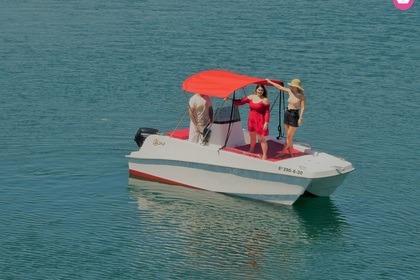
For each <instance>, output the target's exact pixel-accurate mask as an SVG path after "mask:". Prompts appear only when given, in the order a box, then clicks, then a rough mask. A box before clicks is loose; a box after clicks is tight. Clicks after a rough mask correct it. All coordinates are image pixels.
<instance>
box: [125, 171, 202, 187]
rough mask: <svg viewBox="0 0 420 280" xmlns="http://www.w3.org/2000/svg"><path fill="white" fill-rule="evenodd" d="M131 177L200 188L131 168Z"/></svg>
mask: <svg viewBox="0 0 420 280" xmlns="http://www.w3.org/2000/svg"><path fill="white" fill-rule="evenodd" d="M130 177H131V178H134V179H140V180H145V181H151V182H158V183H162V184H167V185H176V186H182V187H186V188H191V189H200V188H197V187H193V186H190V185H186V184H182V183H178V182H175V181H172V180H168V179H164V178H161V177H157V176H154V175H150V174H147V173H143V172H140V171H137V170H132V169H130Z"/></svg>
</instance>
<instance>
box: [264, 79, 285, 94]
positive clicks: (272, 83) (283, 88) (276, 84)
mask: <svg viewBox="0 0 420 280" xmlns="http://www.w3.org/2000/svg"><path fill="white" fill-rule="evenodd" d="M265 80H266V81H267V83H269V84H271V85H272V86H275V87H276V88H277V89H279V90H282V91H284V92H287V93H290V89H289V88H286V87H284V86H282V85H279V84H278V83H275V82H273V81H271V80H270V79H268V78H267V79H265Z"/></svg>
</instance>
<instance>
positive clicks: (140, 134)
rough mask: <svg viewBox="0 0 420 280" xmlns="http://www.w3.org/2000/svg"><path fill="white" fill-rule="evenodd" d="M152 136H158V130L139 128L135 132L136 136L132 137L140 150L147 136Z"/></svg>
mask: <svg viewBox="0 0 420 280" xmlns="http://www.w3.org/2000/svg"><path fill="white" fill-rule="evenodd" d="M152 134H159V130H157V129H155V128H150V127H140V128H139V130H137V133H136V136H134V141H135V142H136V143H137V146H139V148H140V147H141V146H142V145H143V142H144V140H146V138H147V136H149V135H152Z"/></svg>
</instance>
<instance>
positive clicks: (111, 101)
mask: <svg viewBox="0 0 420 280" xmlns="http://www.w3.org/2000/svg"><path fill="white" fill-rule="evenodd" d="M419 5H420V2H419V1H416V3H414V5H413V7H412V8H411V9H409V10H407V11H400V10H398V9H396V8H395V7H394V5H393V3H392V0H381V1H373V0H354V1H331V0H326V1H325V0H324V1H320V0H294V1H278V0H260V1H250V0H239V1H221V0H213V1H205V0H195V1H188V0H183V1H180V0H153V1H150V0H149V1H147V0H119V1H113V0H111V1H99V0H89V1H87V0H85V1H82V0H74V1H57V0H56V1H52V0H14V1H6V0H0V101H1V102H0V113H1V114H0V279H2V280H8V279H10V280H12V279H418V278H417V277H419V274H420V238H419V237H420V234H419V229H420V226H419V225H420V189H419V186H420V183H419V180H420V176H419V174H420V164H419V163H420V162H419V158H420V152H419V147H420V141H419V139H420V136H419V135H420V129H419V128H420V125H419V124H420V115H419V112H420V110H419V109H420V107H419V104H420V25H419V22H420V10H419V9H420V6H419ZM208 69H226V70H230V71H234V72H237V73H241V74H245V75H251V76H257V77H262V78H265V77H270V78H274V79H280V80H283V81H285V82H288V81H290V80H291V79H293V78H300V79H301V80H302V85H303V87H304V88H305V93H306V96H307V110H306V113H305V120H304V124H303V125H302V127H300V128H299V129H298V131H297V133H296V140H298V141H303V142H306V143H309V144H310V145H311V146H312V147H313V148H315V149H318V150H322V151H326V152H328V153H331V154H334V155H337V156H340V157H343V158H345V159H347V160H349V161H350V162H352V163H353V165H354V166H355V168H356V170H355V171H354V172H353V173H351V174H350V175H349V176H348V177H347V179H346V181H345V182H344V184H343V185H342V186H340V187H339V188H338V189H337V191H336V192H335V193H334V194H333V195H332V196H331V197H330V198H327V199H325V198H318V199H313V198H304V199H300V200H299V201H298V202H296V204H295V205H293V206H273V205H270V204H266V203H262V202H256V201H252V200H246V199H240V198H235V197H231V196H225V195H222V194H217V193H209V192H203V191H197V190H190V189H184V188H179V187H167V186H164V185H153V184H150V183H143V185H141V186H140V187H134V186H133V185H132V184H131V183H130V182H129V178H128V164H127V159H126V158H125V155H127V154H129V153H130V152H131V151H133V150H136V149H137V146H136V144H135V142H134V141H133V138H134V135H135V133H136V131H137V129H138V128H139V127H153V128H157V129H159V130H160V131H163V132H165V131H167V130H171V129H173V128H174V127H175V126H176V125H177V123H178V121H179V120H180V118H181V116H182V115H183V113H184V112H185V109H186V100H187V98H188V97H187V96H186V95H185V94H184V93H183V92H182V90H181V84H182V81H183V80H184V79H186V78H187V77H188V76H190V75H192V74H194V73H196V72H199V71H203V70H208ZM270 99H271V101H272V102H273V103H274V99H275V92H273V91H270ZM241 110H242V111H241V114H242V118H243V119H246V114H247V109H246V108H244V109H241ZM277 112H278V111H277ZM184 123H186V122H185V121H184ZM270 130H271V132H272V134H276V133H277V116H276V109H274V110H273V112H272V121H271V123H270Z"/></svg>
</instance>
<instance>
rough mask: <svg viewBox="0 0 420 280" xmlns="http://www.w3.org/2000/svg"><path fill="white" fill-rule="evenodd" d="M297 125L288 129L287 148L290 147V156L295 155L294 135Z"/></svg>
mask: <svg viewBox="0 0 420 280" xmlns="http://www.w3.org/2000/svg"><path fill="white" fill-rule="evenodd" d="M296 129H297V127H293V126H291V127H289V129H288V130H287V149H289V155H290V157H294V155H293V136H294V135H295V132H296Z"/></svg>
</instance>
